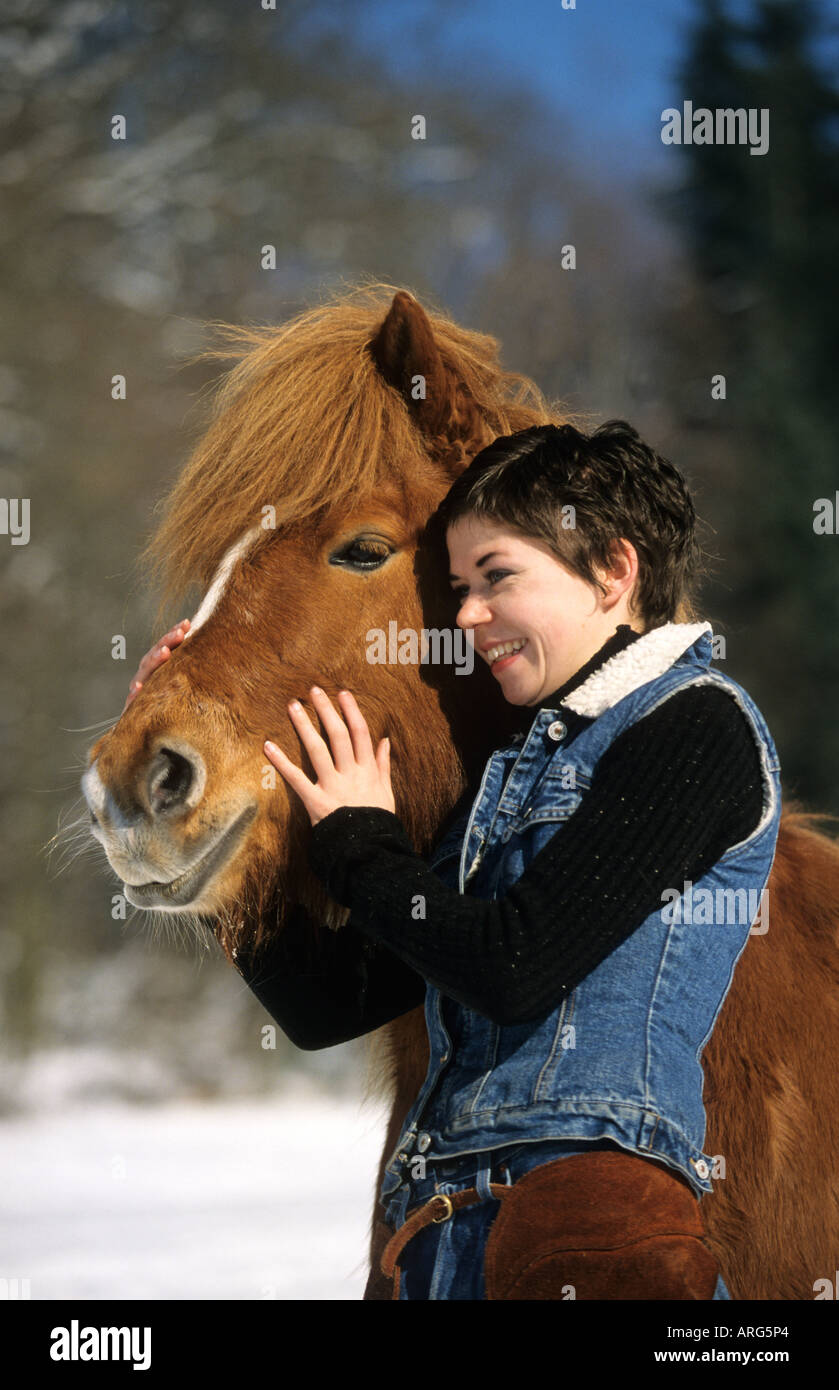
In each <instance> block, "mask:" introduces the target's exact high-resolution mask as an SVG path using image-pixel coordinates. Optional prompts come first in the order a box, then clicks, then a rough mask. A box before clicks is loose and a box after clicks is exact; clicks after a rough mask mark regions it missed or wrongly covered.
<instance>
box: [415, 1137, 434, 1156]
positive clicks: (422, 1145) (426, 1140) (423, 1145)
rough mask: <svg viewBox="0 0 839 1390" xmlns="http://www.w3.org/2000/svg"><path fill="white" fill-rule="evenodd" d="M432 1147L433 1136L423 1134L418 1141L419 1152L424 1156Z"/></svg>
mask: <svg viewBox="0 0 839 1390" xmlns="http://www.w3.org/2000/svg"><path fill="white" fill-rule="evenodd" d="M430 1145H431V1135H430V1134H425V1133H423V1134H421V1135H420V1136H419V1138H418V1139H417V1148H418V1149H419V1151H420V1153H421V1154H424V1153H425V1151H426V1149H427V1148H429V1147H430Z"/></svg>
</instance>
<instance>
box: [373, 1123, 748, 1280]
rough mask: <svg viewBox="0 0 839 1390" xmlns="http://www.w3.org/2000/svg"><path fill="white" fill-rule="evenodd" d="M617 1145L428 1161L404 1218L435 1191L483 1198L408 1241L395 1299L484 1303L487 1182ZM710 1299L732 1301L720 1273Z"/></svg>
mask: <svg viewBox="0 0 839 1390" xmlns="http://www.w3.org/2000/svg"><path fill="white" fill-rule="evenodd" d="M620 1147H621V1146H620V1145H616V1144H614V1143H613V1142H612V1141H611V1140H609V1139H603V1140H590V1141H587V1142H586V1143H582V1144H581V1143H578V1142H576V1141H575V1140H549V1141H545V1142H534V1143H526V1144H516V1145H513V1146H508V1147H506V1148H502V1149H494V1150H492V1151H490V1152H489V1153H483V1154H466V1155H464V1156H463V1157H461V1158H456V1159H450V1160H448V1161H446V1162H442V1163H441V1162H437V1163H428V1164H427V1171H426V1176H425V1177H424V1178H422V1179H419V1180H417V1181H414V1182H412V1184H411V1188H412V1198H411V1202H410V1205H409V1206H408V1209H407V1214H408V1215H409V1216H410V1215H411V1213H412V1212H414V1211H415V1210H416V1209H417V1207H419V1206H422V1205H423V1203H424V1202H427V1201H429V1199H430V1198H431V1197H433V1196H435V1195H436V1194H437V1193H438V1192H439V1193H443V1194H444V1195H445V1194H450V1193H452V1192H458V1191H460V1190H461V1189H462V1188H465V1187H477V1189H478V1191H479V1192H483V1195H484V1198H485V1200H484V1201H482V1202H477V1203H476V1204H475V1205H474V1206H472V1207H464V1208H463V1209H462V1210H461V1211H458V1212H455V1214H454V1216H452V1217H450V1218H449V1220H448V1221H441V1222H436V1223H435V1222H432V1223H430V1224H429V1225H428V1226H425V1227H423V1229H422V1230H421V1231H418V1232H417V1234H416V1235H415V1236H414V1237H413V1238H412V1239H411V1240H410V1241H408V1243H407V1245H406V1246H405V1248H404V1249H403V1251H402V1254H401V1256H400V1259H399V1266H400V1269H401V1277H400V1281H399V1299H400V1301H405V1302H409V1301H411V1300H413V1299H423V1300H424V1299H437V1298H440V1299H485V1298H486V1289H485V1286H484V1247H485V1245H486V1241H487V1237H488V1235H489V1231H490V1227H491V1226H492V1223H493V1221H494V1220H495V1217H496V1216H497V1214H498V1211H499V1209H500V1204H499V1202H498V1200H497V1199H496V1198H495V1197H493V1196H491V1194H490V1192H489V1187H488V1184H489V1183H490V1182H497V1183H505V1184H507V1185H510V1184H512V1183H514V1182H517V1181H518V1180H519V1178H521V1177H523V1176H524V1174H525V1173H529V1172H530V1170H531V1169H532V1168H536V1167H538V1166H539V1164H542V1163H550V1162H551V1161H552V1160H553V1159H557V1158H563V1157H568V1156H570V1155H571V1154H581V1153H590V1152H591V1151H592V1149H614V1148H620ZM713 1296H714V1299H715V1300H719V1299H729V1300H730V1298H731V1294H730V1293H729V1292H728V1289H727V1288H726V1286H725V1283H724V1282H723V1279H722V1276H721V1275H718V1276H717V1285H716V1288H715V1290H714V1295H713Z"/></svg>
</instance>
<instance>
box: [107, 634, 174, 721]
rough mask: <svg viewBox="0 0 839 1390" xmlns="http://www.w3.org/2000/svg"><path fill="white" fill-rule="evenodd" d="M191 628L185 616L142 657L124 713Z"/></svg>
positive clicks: (130, 688) (129, 689)
mask: <svg viewBox="0 0 839 1390" xmlns="http://www.w3.org/2000/svg"><path fill="white" fill-rule="evenodd" d="M189 628H190V621H189V618H184V619H183V620H182V621H181V622H179V623H178V624H177V625H176V626H175V627H173V628H170V629H169V631H168V632H167V633H166V634H165V636H164V637H162V638H161V639H160V641H159V642H156V643H155V645H154V646H153V647H151V648H150V649H149V650H148V651H147V652H146V654H145V656H143V657H142V659H141V661H140V665H139V666H138V667H137V674H136V675H135V676H134V679H133V680H132V681H131V683H130V685H129V687H128V698H127V700H126V701H125V704H124V706H123V710H122V712H123V714H124V713H125V711H126V710H127V709H128V706H129V705H130V704H131V701H132V700H133V699H134V698H135V696H137V695H139V693H140V691H141V690H142V688H143V685H144V684H145V682H146V681H147V680H148V678H149V676H150V675H151V674H152V672H153V671H156V670H157V668H158V666H162V665H163V663H164V661H168V660H169V657H170V656H171V654H172V649H173V648H174V647H178V646H180V644H181V642H182V641H183V640H184V638H185V637H186V634H187V632H188V631H189Z"/></svg>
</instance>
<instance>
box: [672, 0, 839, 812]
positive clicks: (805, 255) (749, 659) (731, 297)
mask: <svg viewBox="0 0 839 1390" xmlns="http://www.w3.org/2000/svg"><path fill="white" fill-rule="evenodd" d="M826 37H827V23H826V15H825V12H824V8H823V6H822V4H821V3H820V0H796V3H795V4H790V3H786V2H784V3H780V0H757V3H755V4H753V5H752V7H751V10H750V11H749V13H748V14H747V16H746V17H745V18H744V17H743V16H742V7H741V9H740V11H738V14H737V15H735V14H734V13H733V12H732V9H731V6H730V5H727V4H725V3H723V0H700V3H699V4H698V6H697V15H696V19H695V24H694V27H693V30H692V33H691V36H690V42H689V50H688V53H687V55H686V58H685V61H684V63H683V66H682V69H681V72H680V75H679V76H680V84H681V91H682V93H683V96H684V99H686V100H690V101H692V102H693V105H694V108H698V107H700V106H702V107H709V108H711V109H714V108H718V107H723V108H735V109H736V108H741V107H745V108H746V109H749V108H757V109H758V110H761V109H766V110H768V113H769V116H768V119H769V149H768V152H767V153H766V154H764V155H752V154H750V152H749V148H748V146H746V145H734V144H731V145H723V144H721V145H697V144H684V145H682V146H681V150H680V157H681V160H682V163H683V181H682V184H681V187H680V189H679V191H678V194H677V197H676V211H677V215H678V217H679V220H680V221H681V224H682V226H683V228H684V234H685V238H686V242H687V245H688V248H689V252H690V256H691V260H692V263H693V268H694V271H695V273H696V275H697V276H698V277H699V280H700V282H701V284H702V286H703V288H704V291H705V296H706V300H707V304H706V309H707V313H708V317H709V320H710V335H709V337H710V341H711V342H713V343H715V344H716V346H715V348H714V350H713V361H707V362H704V363H701V364H699V363H697V361H696V356H695V355H694V366H695V367H698V375H706V376H707V379H708V380H710V377H711V375H713V374H714V373H716V372H722V373H724V374H725V376H726V388H727V397H726V399H725V400H724V401H720V402H719V403H718V407H717V409H718V410H719V411H720V412H722V414H721V415H720V416H719V417H718V420H719V421H721V426H720V427H721V428H722V429H723V430H725V431H726V433H727V434H728V436H729V439H730V440H733V441H734V442H735V448H736V458H737V464H736V468H737V477H736V479H733V480H732V482H733V484H734V486H733V489H732V494H731V498H732V501H733V504H734V509H735V514H734V515H733V516H730V517H729V518H728V519H727V522H726V526H725V529H726V535H725V538H724V542H723V544H722V546H721V548H720V549H721V553H722V554H723V555H724V557H725V561H726V564H725V568H724V571H723V575H722V578H723V582H724V588H723V589H722V590H721V591H720V593H719V595H718V596H715V601H716V608H717V610H718V611H719V612H720V614H721V616H722V617H723V619H724V623H725V626H726V627H727V628H728V630H729V632H730V633H731V638H730V643H729V653H728V655H729V661H730V668H729V669H730V670H731V672H732V674H736V675H739V676H740V677H741V679H743V681H744V683H746V684H749V682H750V680H751V679H752V678H754V679H755V683H756V685H757V686H758V687H760V688H761V692H765V695H766V698H765V707H766V710H767V717H768V718H770V721H771V723H772V726H773V730H774V731H775V733H776V738H777V741H778V744H779V751H780V752H781V758H782V763H783V773H784V783H785V786H786V788H787V790H788V791H792V792H797V793H798V794H799V795H800V796H802V797H803V798H804V799H805V800H807V801H809V802H812V803H813V804H814V805H819V806H820V807H821V808H825V807H826V808H828V809H839V805H837V806H834V805H832V804H831V803H835V802H839V723H837V719H836V713H835V707H836V692H837V689H839V535H835V534H834V535H819V534H816V532H815V531H814V519H815V513H814V504H815V503H816V501H817V499H819V498H834V499H835V497H836V494H837V490H838V489H839V466H837V462H836V450H835V425H834V410H833V394H834V390H835V386H834V378H835V370H836V362H837V315H836V310H835V267H836V265H837V262H839V217H837V212H839V196H838V195H839V147H837V133H838V129H837V115H839V96H837V90H836V87H835V85H834V81H833V80H832V77H831V75H830V73H829V71H827V70H825V66H824V63H823V60H822V59H821V57H820V55H821V54H822V53H823V51H824V42H825V39H826ZM699 352H700V354H701V352H702V348H701V347H700V348H699ZM706 368H707V373H706ZM836 525H837V529H839V518H836ZM758 673H759V675H758Z"/></svg>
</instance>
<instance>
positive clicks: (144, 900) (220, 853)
mask: <svg viewBox="0 0 839 1390" xmlns="http://www.w3.org/2000/svg"><path fill="white" fill-rule="evenodd" d="M256 812H257V808H256V806H248V807H246V809H245V810H244V811H243V812H242V813H241V815H239V816H237V817H236V819H235V820H234V821H233V823H232V824H231V825H229V826H228V827H227V829H226V830H225V831H223V832H222V834H221V835H220V836H219V838H218V839H217V840H216V842H215V844H213V845H211V846H210V848H209V849H208V850H207V852H206V854H204V855H203V856H202V857H201V859H199V860H198V862H197V863H195V864H193V865H191V867H190V868H188V869H186V870H185V871H184V872H183V873H182V874H179V875H178V877H177V878H173V879H170V880H169V882H167V883H155V882H152V883H125V884H123V888H124V890H125V896H126V898H127V900H128V902H130V903H131V906H132V907H149V908H151V907H156V908H178V907H188V906H189V905H190V904H191V903H194V902H195V899H196V898H197V897H198V895H199V894H200V893H201V891H202V890H203V889H204V888H205V887H206V886H207V884H208V882H209V880H210V879H211V878H212V877H213V875H214V874H215V873H216V872H217V871H218V870H219V869H220V868H221V867H222V866H223V865H224V864H226V863H227V861H228V859H229V858H230V857H231V855H232V854H233V852H234V850H235V849H236V848H237V846H238V844H239V842H240V840H241V838H242V835H243V834H244V832H245V830H246V829H247V827H248V826H249V825H250V823H251V821H252V820H253V818H254V816H255V815H256Z"/></svg>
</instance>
